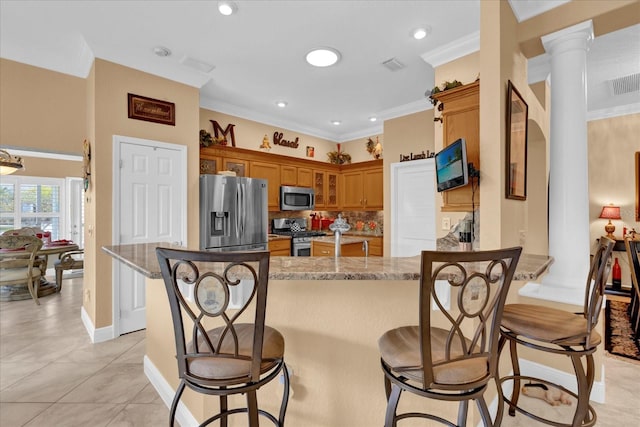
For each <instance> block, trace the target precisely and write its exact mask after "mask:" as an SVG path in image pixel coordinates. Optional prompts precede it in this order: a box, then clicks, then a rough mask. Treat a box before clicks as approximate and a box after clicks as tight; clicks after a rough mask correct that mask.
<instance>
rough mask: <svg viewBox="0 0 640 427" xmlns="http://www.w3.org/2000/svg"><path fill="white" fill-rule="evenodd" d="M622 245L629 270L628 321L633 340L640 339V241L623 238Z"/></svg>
mask: <svg viewBox="0 0 640 427" xmlns="http://www.w3.org/2000/svg"><path fill="white" fill-rule="evenodd" d="M624 245H625V248H626V250H627V256H628V257H629V270H631V302H630V304H629V319H630V320H631V328H632V329H633V338H634V340H636V342H638V340H639V339H640V285H638V283H640V240H634V239H632V238H630V237H628V236H627V237H625V238H624Z"/></svg>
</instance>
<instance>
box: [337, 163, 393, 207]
mask: <svg viewBox="0 0 640 427" xmlns="http://www.w3.org/2000/svg"><path fill="white" fill-rule="evenodd" d="M383 185H384V182H383V172H382V160H373V161H370V162H363V163H355V164H352V165H343V171H342V184H341V186H340V194H341V196H342V208H343V209H351V210H381V209H382V208H383V205H384V193H383V191H382V188H383Z"/></svg>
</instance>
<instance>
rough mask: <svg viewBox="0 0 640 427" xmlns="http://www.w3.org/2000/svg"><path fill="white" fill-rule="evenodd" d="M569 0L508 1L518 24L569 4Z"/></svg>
mask: <svg viewBox="0 0 640 427" xmlns="http://www.w3.org/2000/svg"><path fill="white" fill-rule="evenodd" d="M569 1H570V0H545V1H531V0H529V1H523V0H509V5H510V6H511V10H512V11H513V14H514V15H515V17H516V19H517V20H518V23H520V22H522V21H526V20H527V19H531V18H533V17H534V16H538V15H542V14H543V13H545V12H548V11H549V10H551V9H554V8H556V7H558V6H561V5H563V4H564V3H569Z"/></svg>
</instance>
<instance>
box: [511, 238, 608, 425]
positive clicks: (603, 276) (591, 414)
mask: <svg viewBox="0 0 640 427" xmlns="http://www.w3.org/2000/svg"><path fill="white" fill-rule="evenodd" d="M614 245H615V242H614V241H613V240H611V239H608V238H606V237H602V238H600V240H599V243H598V250H597V252H596V254H595V255H594V256H593V259H592V262H591V267H590V270H589V275H588V276H587V280H586V285H585V295H584V306H583V309H582V311H581V312H580V313H571V312H568V311H565V310H559V309H556V308H550V307H547V306H544V305H533V304H507V305H506V306H505V308H504V314H503V316H502V328H501V337H500V350H502V348H503V347H504V344H505V343H506V342H507V341H509V344H510V350H511V364H512V366H513V375H509V376H506V377H503V378H501V379H500V381H501V384H502V383H504V382H505V381H509V380H513V391H512V394H511V398H510V399H508V398H506V397H505V401H506V402H507V403H508V404H509V415H511V416H515V412H516V410H517V411H519V412H521V413H523V414H525V415H527V416H529V417H531V418H533V419H535V420H537V421H539V422H542V423H545V424H550V425H553V426H556V427H558V426H572V427H578V426H583V427H586V426H593V425H594V424H595V423H596V418H597V416H596V412H595V410H594V409H593V407H592V406H591V405H590V404H589V396H590V394H591V388H592V387H593V379H594V361H593V353H594V352H595V351H596V348H597V346H598V345H599V344H600V341H601V337H600V334H598V332H597V331H596V330H595V328H596V325H597V324H598V318H599V317H600V314H601V313H600V312H601V310H602V303H603V300H604V289H605V284H606V281H607V277H608V275H609V270H610V269H611V267H610V258H611V251H612V250H613V246H614ZM518 344H520V345H524V346H526V347H528V348H532V349H535V350H540V351H544V352H546V353H552V354H560V355H563V356H568V357H569V358H571V362H572V363H573V368H574V370H575V374H576V380H577V384H578V392H577V393H574V392H572V391H569V390H568V389H566V388H565V387H562V386H560V385H558V384H554V383H552V382H550V381H547V380H544V379H540V378H534V377H531V376H526V375H522V374H521V372H520V365H519V362H518V352H517V345H518ZM583 357H584V358H585V361H586V372H585V368H584V366H583V363H582V358H583ZM523 379H524V380H529V381H532V382H535V383H539V384H543V385H545V387H546V386H550V387H555V388H558V389H560V390H562V391H563V392H565V393H568V394H569V395H571V396H573V397H575V398H576V399H577V405H576V410H575V413H574V416H573V420H572V421H571V422H570V423H559V422H556V421H553V420H548V419H545V418H542V417H540V416H538V415H535V414H533V413H531V412H529V411H527V410H525V409H523V408H521V407H518V398H519V396H520V382H521V380H523Z"/></svg>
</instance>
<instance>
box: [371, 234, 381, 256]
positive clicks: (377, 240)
mask: <svg viewBox="0 0 640 427" xmlns="http://www.w3.org/2000/svg"><path fill="white" fill-rule="evenodd" d="M367 240H368V241H369V256H382V255H383V244H382V243H383V241H382V237H381V236H375V237H367Z"/></svg>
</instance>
